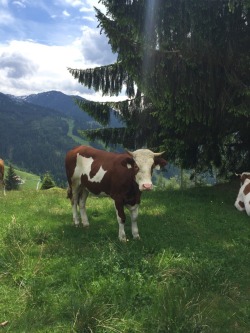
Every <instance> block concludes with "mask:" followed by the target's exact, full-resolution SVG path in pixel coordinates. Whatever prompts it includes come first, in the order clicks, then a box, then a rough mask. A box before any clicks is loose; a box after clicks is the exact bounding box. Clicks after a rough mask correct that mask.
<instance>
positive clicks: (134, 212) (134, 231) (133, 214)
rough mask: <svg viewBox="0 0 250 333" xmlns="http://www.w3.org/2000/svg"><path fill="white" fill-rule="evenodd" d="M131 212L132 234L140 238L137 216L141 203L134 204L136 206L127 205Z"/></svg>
mask: <svg viewBox="0 0 250 333" xmlns="http://www.w3.org/2000/svg"><path fill="white" fill-rule="evenodd" d="M127 207H128V209H129V212H130V217H131V227H132V235H133V238H134V239H140V235H139V232H138V226H137V217H138V210H139V205H134V206H130V205H128V206H127Z"/></svg>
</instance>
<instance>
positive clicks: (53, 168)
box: [0, 91, 121, 184]
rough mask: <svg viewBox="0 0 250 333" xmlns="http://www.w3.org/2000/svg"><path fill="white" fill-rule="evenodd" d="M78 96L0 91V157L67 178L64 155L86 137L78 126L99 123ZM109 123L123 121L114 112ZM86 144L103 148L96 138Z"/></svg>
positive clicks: (51, 92) (83, 127) (59, 179)
mask: <svg viewBox="0 0 250 333" xmlns="http://www.w3.org/2000/svg"><path fill="white" fill-rule="evenodd" d="M76 98H79V99H82V98H81V97H79V96H69V95H65V94H63V93H62V92H59V91H49V92H44V93H39V94H32V95H29V96H21V97H19V96H13V95H6V94H3V93H0V142H1V144H0V157H1V158H3V159H5V160H6V161H7V163H12V164H13V165H14V166H15V165H16V166H18V167H19V168H21V169H23V170H25V171H29V172H33V173H35V174H38V175H43V174H45V173H46V172H47V171H49V172H50V173H51V174H52V176H53V177H54V179H55V180H56V181H57V182H58V183H61V184H62V183H64V182H66V177H65V170H64V157H65V154H66V152H67V151H68V150H69V149H71V148H72V147H74V146H76V145H78V144H79V141H81V140H83V138H81V137H80V136H79V134H78V132H77V131H78V129H89V128H93V127H94V128H95V127H100V125H99V124H98V123H97V122H96V121H95V120H94V119H93V118H91V117H90V116H89V115H88V114H87V113H86V112H84V111H82V110H81V109H80V108H79V107H78V106H77V105H76V103H75V99H76ZM110 126H111V127H118V126H121V122H119V120H118V119H116V117H115V116H114V115H113V116H112V118H111V122H110ZM76 138H77V140H75V139H76ZM86 144H90V145H92V146H95V147H99V148H103V146H101V145H100V143H96V142H86Z"/></svg>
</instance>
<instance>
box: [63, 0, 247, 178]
mask: <svg viewBox="0 0 250 333" xmlns="http://www.w3.org/2000/svg"><path fill="white" fill-rule="evenodd" d="M100 2H101V3H102V4H103V5H104V6H105V7H106V9H107V12H106V14H104V13H102V12H101V11H100V10H98V9H96V16H97V18H98V20H99V27H100V29H101V31H103V32H104V33H105V35H106V36H107V38H108V40H109V43H110V45H111V48H112V51H113V52H115V53H117V62H116V63H114V64H110V65H107V66H102V67H97V68H90V69H86V70H82V69H72V68H69V72H70V73H71V74H72V75H73V76H74V78H75V79H77V80H78V81H79V83H81V84H83V85H85V86H87V87H89V88H93V89H94V90H96V91H102V92H103V95H118V94H119V93H120V92H121V90H122V87H124V86H125V88H126V94H127V96H128V100H127V101H124V102H118V103H101V104H97V103H88V105H86V107H85V105H82V108H84V110H86V111H87V112H89V113H90V114H91V115H92V116H94V117H96V119H98V120H100V119H103V121H104V123H105V121H106V119H107V118H108V113H109V110H110V108H113V109H116V110H118V111H119V117H122V118H123V120H124V123H125V126H124V128H120V129H115V130H114V129H108V128H104V129H98V130H94V131H88V132H87V134H88V136H89V137H90V138H91V139H96V138H101V139H103V140H104V141H105V142H106V143H109V142H112V143H123V144H124V145H125V146H126V147H127V148H136V147H138V146H143V145H144V146H148V147H150V148H154V147H157V148H159V147H160V148H163V149H164V150H167V152H168V158H169V159H170V160H172V161H175V162H178V163H179V164H181V165H182V166H184V167H194V168H196V169H199V168H200V169H205V168H207V167H210V166H212V165H213V166H217V167H220V169H221V171H224V172H225V171H226V169H227V170H228V169H230V168H231V169H241V168H244V167H246V165H248V166H249V164H250V147H249V142H250V111H249V110H250V108H249V106H250V97H249V96H250V89H249V85H250V57H249V54H250V30H249V29H250V1H249V0H217V1H211V0H204V1H197V0H145V1H142V0H101V1H100ZM102 110H103V112H102Z"/></svg>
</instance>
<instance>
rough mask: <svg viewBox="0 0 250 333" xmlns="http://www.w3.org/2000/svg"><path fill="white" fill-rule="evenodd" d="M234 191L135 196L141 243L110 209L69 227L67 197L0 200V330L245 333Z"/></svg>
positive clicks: (249, 309)
mask: <svg viewBox="0 0 250 333" xmlns="http://www.w3.org/2000/svg"><path fill="white" fill-rule="evenodd" d="M238 187H239V184H234V183H231V184H223V185H217V186H214V187H200V188H192V189H187V190H183V191H181V190H176V191H174V190H172V191H171V190H168V191H166V190H165V191H154V192H150V193H143V196H142V203H141V208H140V213H139V219H138V222H139V231H140V235H141V240H140V241H134V240H133V239H132V237H131V232H130V221H129V218H128V219H127V223H126V232H127V238H128V241H127V242H126V243H125V244H124V243H121V242H119V240H118V225H117V222H116V216H115V211H114V207H113V202H112V201H111V199H109V198H105V197H101V198H97V197H92V196H91V197H90V198H89V200H88V202H87V203H88V205H87V208H88V215H89V220H90V227H89V228H88V229H84V228H75V227H74V226H73V225H72V215H71V206H70V202H69V201H68V200H67V199H66V190H62V189H56V188H55V189H50V190H47V191H41V190H40V191H36V190H35V188H34V189H33V188H31V189H30V188H22V190H19V191H10V192H7V195H6V196H5V197H4V196H3V194H2V192H1V193H0V211H1V219H0V300H1V301H0V324H1V323H5V324H6V325H5V326H4V327H2V328H1V327H0V331H1V332H11V333H33V332H34V333H45V332H46V333H47V332H49V333H66V332H67V333H71V332H72V333H76V332H77V333H167V332H170V333H201V332H202V333H203V332H204V333H205V332H206V333H207V332H209V333H247V332H250V288H249V286H250V284H249V281H250V264H249V263H250V251H249V247H250V217H249V216H247V215H246V214H245V213H241V212H238V211H237V210H236V209H235V208H234V206H233V204H234V201H235V198H236V196H237V192H238Z"/></svg>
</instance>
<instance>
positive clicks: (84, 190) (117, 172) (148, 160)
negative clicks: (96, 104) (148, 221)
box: [65, 146, 167, 241]
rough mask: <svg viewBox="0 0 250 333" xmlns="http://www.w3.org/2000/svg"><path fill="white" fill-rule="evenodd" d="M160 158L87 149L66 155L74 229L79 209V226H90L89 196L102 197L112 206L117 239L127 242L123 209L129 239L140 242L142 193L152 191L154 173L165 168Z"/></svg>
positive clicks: (141, 151) (143, 153)
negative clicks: (129, 224)
mask: <svg viewBox="0 0 250 333" xmlns="http://www.w3.org/2000/svg"><path fill="white" fill-rule="evenodd" d="M162 154H163V153H153V152H152V151H151V150H149V149H138V150H136V151H134V152H126V153H122V154H118V153H111V152H106V151H103V150H98V149H95V148H92V147H87V146H79V147H76V148H74V149H73V150H71V151H69V152H68V153H67V155H66V158H65V168H66V174H67V179H68V184H69V188H68V197H69V198H70V199H71V204H72V212H73V222H74V223H75V225H76V226H78V225H79V219H78V213H77V206H79V211H80V215H81V220H82V224H83V226H85V227H86V226H89V221H88V217H87V214H86V207H85V205H86V200H87V197H88V194H89V192H91V193H93V194H95V195H99V194H101V193H105V194H106V195H108V196H110V197H111V198H112V199H113V200H114V203H115V209H116V215H117V220H118V224H119V234H118V237H119V239H120V240H121V241H126V234H125V230H124V224H125V213H124V207H125V206H126V207H127V208H128V209H129V211H130V216H131V222H132V235H133V237H134V238H140V236H139V232H138V227H137V216H138V207H139V204H140V198H141V193H142V191H149V190H151V189H152V188H153V184H152V172H153V169H154V168H156V169H160V167H164V166H165V165H166V164H167V162H166V161H165V160H164V159H163V158H161V157H160V156H161V155H162Z"/></svg>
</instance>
